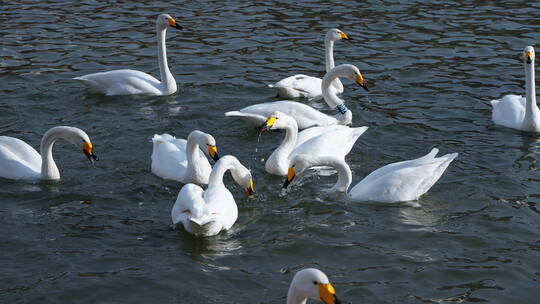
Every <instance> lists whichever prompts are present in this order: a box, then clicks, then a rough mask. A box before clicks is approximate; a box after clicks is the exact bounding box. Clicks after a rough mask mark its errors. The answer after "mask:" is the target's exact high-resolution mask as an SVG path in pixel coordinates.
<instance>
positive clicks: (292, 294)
mask: <svg viewBox="0 0 540 304" xmlns="http://www.w3.org/2000/svg"><path fill="white" fill-rule="evenodd" d="M293 284H294V283H291V286H290V287H289V292H288V293H287V304H306V303H307V300H308V299H307V297H303V296H301V295H299V294H298V292H297V291H296V288H295V286H294V285H293Z"/></svg>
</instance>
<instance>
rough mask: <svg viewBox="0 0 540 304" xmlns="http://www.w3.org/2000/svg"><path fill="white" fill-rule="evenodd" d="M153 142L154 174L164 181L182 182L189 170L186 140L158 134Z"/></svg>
mask: <svg viewBox="0 0 540 304" xmlns="http://www.w3.org/2000/svg"><path fill="white" fill-rule="evenodd" d="M152 142H153V146H154V147H153V150H152V156H151V159H152V173H154V174H155V175H157V176H159V177H161V178H164V179H171V180H176V181H179V182H182V181H183V180H184V177H185V175H186V170H187V158H186V143H185V140H183V139H176V138H175V137H173V136H171V135H169V134H162V135H157V134H156V135H154V137H153V138H152ZM201 153H202V152H201ZM207 161H208V160H207Z"/></svg>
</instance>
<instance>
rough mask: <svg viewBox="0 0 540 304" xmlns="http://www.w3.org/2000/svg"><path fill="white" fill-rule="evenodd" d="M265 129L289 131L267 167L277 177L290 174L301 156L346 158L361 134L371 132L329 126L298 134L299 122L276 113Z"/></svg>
mask: <svg viewBox="0 0 540 304" xmlns="http://www.w3.org/2000/svg"><path fill="white" fill-rule="evenodd" d="M261 128H262V129H264V130H276V129H284V130H285V138H284V139H283V141H282V142H281V144H280V145H279V147H278V148H277V149H276V150H274V152H273V153H272V154H271V155H270V157H268V160H267V161H266V165H265V168H266V172H268V173H270V174H275V175H287V169H288V168H289V164H290V162H291V160H292V159H293V157H294V156H295V155H298V154H305V153H310V154H311V155H317V156H324V155H326V156H335V157H338V158H345V155H347V154H348V153H349V152H350V151H351V149H352V147H353V145H354V143H355V142H356V141H357V140H358V138H359V137H360V135H362V134H363V133H364V132H365V131H366V130H367V129H368V128H367V127H360V128H349V127H347V126H329V127H314V128H309V129H306V130H304V131H302V132H300V133H298V125H297V124H296V120H294V119H293V118H292V117H291V116H289V115H286V114H284V113H281V112H279V111H276V112H274V113H272V115H271V116H270V117H268V119H267V120H266V122H265V123H264V125H262V126H261Z"/></svg>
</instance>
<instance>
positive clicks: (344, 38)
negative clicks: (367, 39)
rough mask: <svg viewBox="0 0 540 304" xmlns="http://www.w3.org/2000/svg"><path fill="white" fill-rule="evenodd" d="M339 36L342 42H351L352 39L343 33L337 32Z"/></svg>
mask: <svg viewBox="0 0 540 304" xmlns="http://www.w3.org/2000/svg"><path fill="white" fill-rule="evenodd" d="M339 36H341V39H343V40H352V38H351V37H349V36H347V34H345V33H344V32H339Z"/></svg>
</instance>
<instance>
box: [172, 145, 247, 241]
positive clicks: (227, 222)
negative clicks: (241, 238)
mask: <svg viewBox="0 0 540 304" xmlns="http://www.w3.org/2000/svg"><path fill="white" fill-rule="evenodd" d="M228 170H230V171H231V174H232V177H233V179H234V181H235V182H236V183H237V184H238V185H240V187H242V188H243V189H244V192H245V193H246V194H247V195H248V196H249V195H252V194H253V192H254V189H253V179H252V177H251V173H250V171H249V170H248V169H247V168H246V167H244V166H243V165H242V164H241V163H240V161H238V159H237V158H236V157H234V156H231V155H225V156H223V157H221V158H220V159H219V160H218V161H217V163H216V164H215V165H214V168H213V169H212V173H210V179H209V181H208V188H207V189H206V190H203V189H202V188H201V187H199V186H197V185H195V184H187V185H184V186H183V187H182V189H181V190H180V193H178V197H177V198H176V202H175V203H174V206H173V208H172V210H171V218H172V222H173V225H177V224H179V223H181V224H182V225H183V226H184V229H185V230H186V231H187V232H189V233H191V234H194V235H197V236H212V235H216V234H218V233H219V232H220V231H222V230H229V229H230V228H231V227H232V225H233V224H234V222H236V219H237V218H238V207H237V206H236V202H235V201H234V197H233V196H232V194H231V192H230V191H229V190H228V189H227V188H226V187H225V185H224V184H223V175H224V174H225V172H227V171H228Z"/></svg>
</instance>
